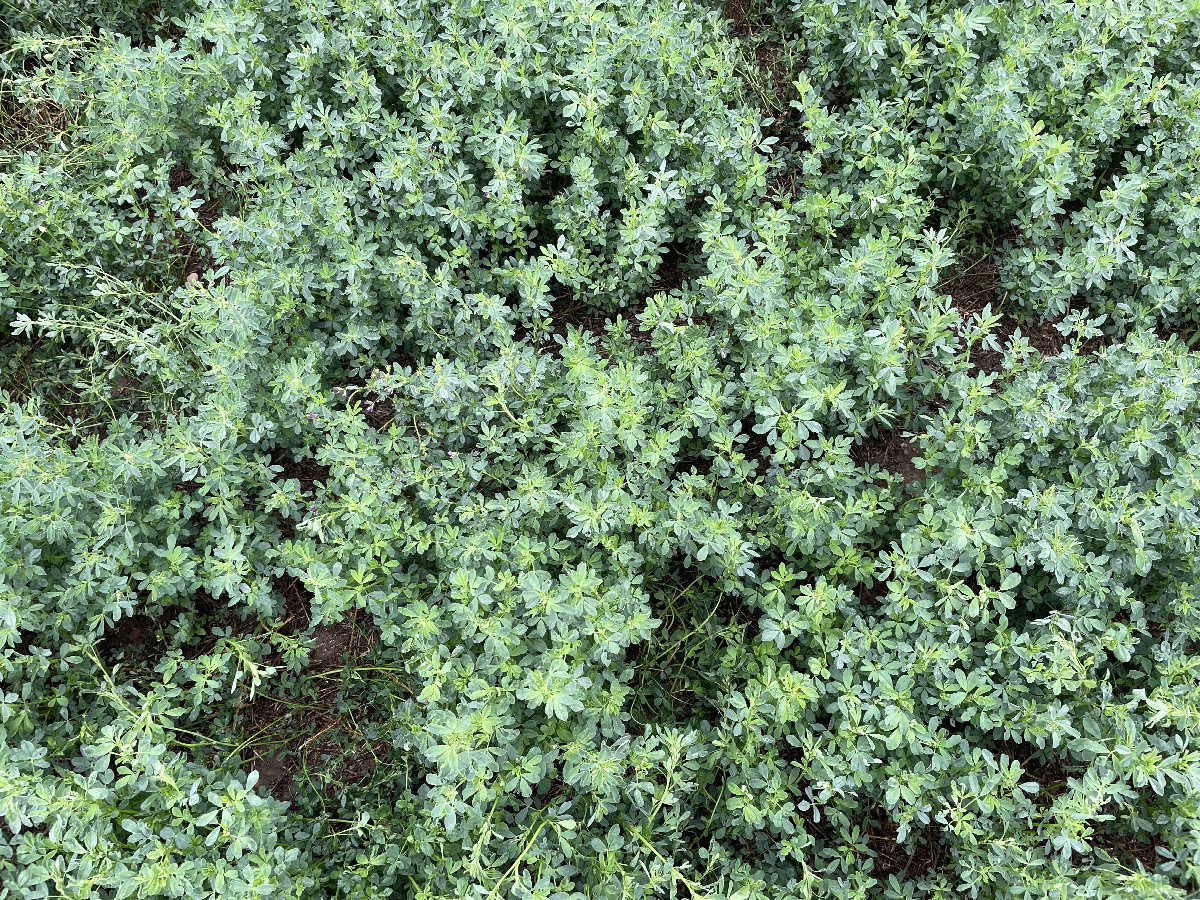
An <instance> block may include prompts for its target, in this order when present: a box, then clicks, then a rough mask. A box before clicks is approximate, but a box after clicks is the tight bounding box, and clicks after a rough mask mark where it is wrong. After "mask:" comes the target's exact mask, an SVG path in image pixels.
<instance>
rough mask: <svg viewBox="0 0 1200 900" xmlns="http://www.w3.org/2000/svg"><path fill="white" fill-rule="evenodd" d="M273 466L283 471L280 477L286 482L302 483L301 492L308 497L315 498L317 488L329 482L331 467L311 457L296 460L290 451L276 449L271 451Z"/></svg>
mask: <svg viewBox="0 0 1200 900" xmlns="http://www.w3.org/2000/svg"><path fill="white" fill-rule="evenodd" d="M271 464H272V465H276V466H279V467H280V468H282V469H283V471H282V472H281V473H280V475H279V477H281V478H283V479H284V480H287V479H289V478H295V479H296V480H297V481H298V482H300V491H301V493H303V495H304V496H306V497H312V496H314V492H315V490H316V488H317V486H318V485H322V484H324V483H325V482H326V481H328V480H329V466H326V465H322V464H321V463H319V462H317V461H316V460H315V459H313V458H312V457H311V456H306V457H304V458H303V459H294V458H293V457H292V455H291V453H290V452H289V451H287V450H283V449H281V448H276V449H274V450H272V451H271Z"/></svg>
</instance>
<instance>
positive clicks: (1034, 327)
mask: <svg viewBox="0 0 1200 900" xmlns="http://www.w3.org/2000/svg"><path fill="white" fill-rule="evenodd" d="M1015 236H1016V235H1015V233H1014V232H1005V233H1004V234H1001V235H998V236H997V237H996V238H995V242H994V244H993V247H992V248H989V249H988V250H985V251H982V252H980V253H978V254H976V255H975V256H973V257H970V258H967V259H965V260H964V261H963V262H962V263H960V264H959V265H956V266H954V267H953V268H952V269H951V271H950V272H949V276H948V277H947V278H946V279H945V280H944V281H943V282H942V291H943V293H945V294H947V295H948V296H949V297H950V299H951V301H952V302H953V304H954V307H955V309H957V310H958V312H959V314H960V315H961V316H962V317H963V318H964V319H967V318H969V317H970V316H973V315H976V314H978V313H980V312H982V311H983V308H984V307H985V306H986V305H988V304H989V303H990V304H991V307H992V312H993V313H999V314H1000V321H999V323H997V325H996V327H995V329H994V330H993V332H992V333H993V335H994V336H995V338H996V341H997V343H998V344H999V345H1000V347H1001V348H1003V347H1006V346H1007V345H1008V343H1009V342H1010V341H1011V340H1012V338H1013V336H1014V335H1015V334H1016V332H1017V330H1018V329H1019V330H1020V332H1021V335H1022V336H1023V337H1024V338H1025V339H1026V340H1027V341H1028V342H1029V344H1030V346H1032V347H1033V349H1034V350H1036V351H1038V353H1040V354H1042V355H1043V356H1058V355H1059V354H1060V353H1062V351H1063V348H1064V347H1065V346H1066V343H1067V339H1066V337H1065V336H1064V335H1063V334H1062V332H1060V331H1059V330H1058V329H1057V328H1055V325H1056V324H1057V323H1058V322H1061V321H1062V320H1063V319H1064V318H1066V316H1065V315H1064V316H1061V317H1059V318H1056V319H1048V320H1045V321H1043V322H1039V323H1037V324H1030V323H1028V322H1026V323H1024V324H1022V323H1020V322H1018V321H1017V320H1016V319H1015V318H1014V317H1013V316H1012V315H1010V314H1009V313H1008V312H1006V311H1005V300H1006V295H1004V294H1003V293H1002V292H1001V290H1000V266H999V264H998V262H997V257H996V252H995V249H994V248H995V246H997V245H999V244H1002V243H1003V242H1004V241H1011V240H1014V239H1015ZM1105 344H1106V341H1104V340H1102V339H1100V338H1093V339H1091V340H1089V341H1087V342H1085V343H1084V345H1083V347H1082V350H1083V352H1084V353H1096V352H1098V351H1099V350H1100V349H1101V348H1102V347H1103V346H1104V345H1105ZM970 363H971V368H970V374H972V375H977V374H979V373H980V372H987V373H993V374H994V373H997V372H1000V371H1002V370H1003V368H1004V353H1003V352H1002V350H989V349H987V348H985V347H983V346H981V345H979V344H976V345H975V346H974V347H972V348H971V355H970Z"/></svg>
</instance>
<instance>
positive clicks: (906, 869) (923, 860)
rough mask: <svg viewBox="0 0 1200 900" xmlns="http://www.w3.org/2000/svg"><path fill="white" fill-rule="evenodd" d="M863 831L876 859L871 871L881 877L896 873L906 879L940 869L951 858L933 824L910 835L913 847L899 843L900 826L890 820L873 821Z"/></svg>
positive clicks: (909, 839) (884, 878)
mask: <svg viewBox="0 0 1200 900" xmlns="http://www.w3.org/2000/svg"><path fill="white" fill-rule="evenodd" d="M864 830H865V831H866V832H867V846H868V847H870V849H871V856H872V858H873V860H874V868H873V870H872V874H873V875H874V876H875V877H876V878H879V879H881V880H886V879H888V878H890V877H891V876H893V875H895V876H897V877H898V878H899V879H900V880H904V879H905V878H909V877H912V876H916V875H923V874H925V873H927V872H937V871H940V870H941V869H942V868H943V867H944V866H945V865H946V864H947V863H948V862H949V861H950V854H949V852H948V851H947V849H946V847H945V846H944V845H943V843H942V840H941V835H940V833H939V831H938V829H936V828H934V827H933V826H926V827H925V828H924V829H922V830H921V831H915V832H914V833H912V834H911V835H910V836H909V838H908V843H911V844H912V846H911V848H910V847H908V846H906V844H903V843H899V842H897V840H896V835H897V833H898V832H899V826H898V825H896V823H895V822H892V821H891V820H889V819H883V820H882V821H880V822H879V823H877V824H874V823H873V824H871V825H869V826H868V827H867V828H866V829H864Z"/></svg>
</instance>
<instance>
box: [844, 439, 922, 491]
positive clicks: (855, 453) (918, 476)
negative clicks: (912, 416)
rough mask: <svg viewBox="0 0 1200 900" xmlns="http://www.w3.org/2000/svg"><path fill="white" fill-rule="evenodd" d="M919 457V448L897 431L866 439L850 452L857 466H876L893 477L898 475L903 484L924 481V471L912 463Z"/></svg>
mask: <svg viewBox="0 0 1200 900" xmlns="http://www.w3.org/2000/svg"><path fill="white" fill-rule="evenodd" d="M920 455H921V451H920V448H918V447H917V445H916V444H914V443H913V442H912V441H910V440H908V439H907V438H905V437H902V436H901V434H900V432H898V431H889V432H886V433H884V434H881V435H879V436H878V437H874V438H868V439H866V440H864V441H862V442H861V443H858V444H856V445H855V446H854V447H853V448H852V449H851V451H850V458H851V459H853V460H854V462H856V463H857V464H858V465H860V466H878V467H879V468H881V469H885V470H886V471H888V472H891V473H892V474H893V475H899V476H900V478H901V479H902V480H903V481H904V483H905V484H910V483H912V482H915V481H923V480H924V479H925V470H924V469H918V468H917V467H916V465H915V463H914V462H913V460H915V459H917V457H919V456H920Z"/></svg>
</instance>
